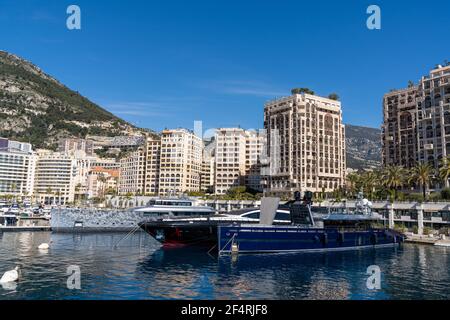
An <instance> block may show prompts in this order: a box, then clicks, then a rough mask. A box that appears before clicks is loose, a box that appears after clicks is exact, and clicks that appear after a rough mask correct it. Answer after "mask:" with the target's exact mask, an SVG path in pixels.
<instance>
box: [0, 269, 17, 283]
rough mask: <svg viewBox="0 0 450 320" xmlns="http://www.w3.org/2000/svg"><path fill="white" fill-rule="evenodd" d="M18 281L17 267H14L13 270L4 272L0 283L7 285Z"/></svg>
mask: <svg viewBox="0 0 450 320" xmlns="http://www.w3.org/2000/svg"><path fill="white" fill-rule="evenodd" d="M18 280H19V267H15V268H14V269H13V270H9V271H6V272H5V273H4V274H3V276H2V278H1V279H0V283H8V282H14V281H18Z"/></svg>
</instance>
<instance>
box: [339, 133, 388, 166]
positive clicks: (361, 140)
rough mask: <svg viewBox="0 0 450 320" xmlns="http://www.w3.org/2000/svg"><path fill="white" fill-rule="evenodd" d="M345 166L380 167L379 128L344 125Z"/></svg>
mask: <svg viewBox="0 0 450 320" xmlns="http://www.w3.org/2000/svg"><path fill="white" fill-rule="evenodd" d="M345 143H346V149H347V168H351V169H355V170H360V169H375V168H379V167H381V130H380V129H375V128H368V127H360V126H353V125H349V124H347V125H345Z"/></svg>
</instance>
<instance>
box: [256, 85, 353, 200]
mask: <svg viewBox="0 0 450 320" xmlns="http://www.w3.org/2000/svg"><path fill="white" fill-rule="evenodd" d="M264 128H265V129H266V134H267V156H268V157H269V169H268V170H267V171H265V173H266V174H267V176H265V177H264V180H265V186H264V191H265V192H266V194H270V195H279V196H287V197H289V196H292V194H293V193H294V192H295V191H300V192H304V191H312V192H322V191H325V192H332V191H333V190H336V189H338V188H340V187H343V186H344V181H345V172H346V159H345V131H344V129H345V128H344V125H343V124H342V110H341V103H340V102H339V101H335V100H331V99H327V98H323V97H319V96H316V95H311V94H293V95H292V96H289V97H284V98H281V99H277V100H273V101H269V102H267V103H266V104H265V108H264Z"/></svg>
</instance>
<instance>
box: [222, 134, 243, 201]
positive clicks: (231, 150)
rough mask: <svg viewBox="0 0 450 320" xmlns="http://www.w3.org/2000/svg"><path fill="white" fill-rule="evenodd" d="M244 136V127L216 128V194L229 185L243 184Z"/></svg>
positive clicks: (223, 191)
mask: <svg viewBox="0 0 450 320" xmlns="http://www.w3.org/2000/svg"><path fill="white" fill-rule="evenodd" d="M245 138H246V136H245V130H244V129H240V128H221V129H217V130H216V135H215V141H216V169H215V193H216V194H225V193H226V192H227V191H228V190H229V189H230V188H231V187H236V186H242V185H244V176H245V148H246V139H245Z"/></svg>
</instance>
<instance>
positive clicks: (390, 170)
mask: <svg viewBox="0 0 450 320" xmlns="http://www.w3.org/2000/svg"><path fill="white" fill-rule="evenodd" d="M404 173H405V170H404V169H403V168H402V167H400V166H392V165H391V166H387V167H386V168H385V171H384V174H383V176H384V177H383V179H384V183H385V185H386V187H387V188H388V189H390V191H391V195H393V197H394V200H395V199H397V189H398V188H400V187H401V186H403V184H404V182H405V176H404Z"/></svg>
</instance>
